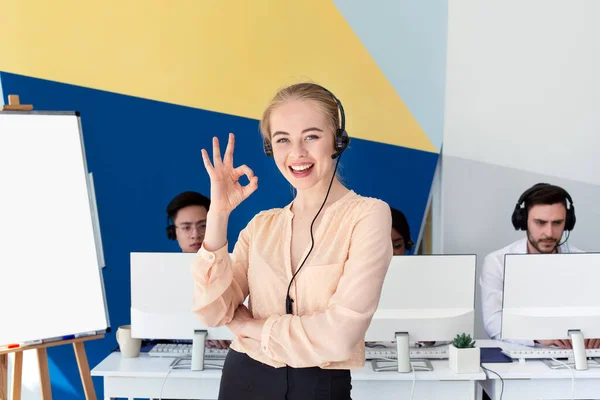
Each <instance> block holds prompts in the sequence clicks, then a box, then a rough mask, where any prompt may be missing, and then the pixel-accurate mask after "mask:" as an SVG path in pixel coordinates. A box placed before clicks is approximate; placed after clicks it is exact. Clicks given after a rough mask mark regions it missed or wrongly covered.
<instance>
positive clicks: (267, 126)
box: [260, 82, 340, 143]
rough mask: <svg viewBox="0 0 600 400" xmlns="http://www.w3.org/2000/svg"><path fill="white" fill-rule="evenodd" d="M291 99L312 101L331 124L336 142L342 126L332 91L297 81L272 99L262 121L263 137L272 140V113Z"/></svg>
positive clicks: (261, 130) (261, 131)
mask: <svg viewBox="0 0 600 400" xmlns="http://www.w3.org/2000/svg"><path fill="white" fill-rule="evenodd" d="M290 100H307V101H311V102H312V103H313V104H314V105H315V106H316V107H317V108H318V109H319V110H320V111H321V112H322V113H323V114H324V115H325V118H326V119H327V122H328V123H329V125H331V129H332V130H333V133H334V143H335V133H336V131H337V130H338V128H339V126H340V115H339V109H338V103H337V101H336V99H335V98H334V96H333V94H331V92H329V91H328V90H327V89H325V88H324V87H322V86H320V85H317V84H316V83H310V82H304V83H296V84H294V85H291V86H288V87H285V88H283V89H281V90H280V91H278V92H277V94H276V95H275V97H273V99H271V101H270V102H269V105H268V106H267V108H266V109H265V111H264V112H263V115H262V118H261V121H260V133H261V134H262V136H263V139H266V140H268V141H269V142H270V141H271V134H272V132H271V114H272V113H273V110H275V109H276V108H277V107H279V106H281V105H282V104H284V103H286V102H287V101H290Z"/></svg>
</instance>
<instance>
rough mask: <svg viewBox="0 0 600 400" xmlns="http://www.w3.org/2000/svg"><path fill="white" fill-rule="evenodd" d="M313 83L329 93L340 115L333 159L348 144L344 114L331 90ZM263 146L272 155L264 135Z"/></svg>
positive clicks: (340, 103) (348, 137) (269, 144)
mask: <svg viewBox="0 0 600 400" xmlns="http://www.w3.org/2000/svg"><path fill="white" fill-rule="evenodd" d="M314 85H315V86H318V87H320V88H321V89H323V90H324V91H326V92H327V93H329V94H330V95H331V97H332V98H333V99H334V100H335V102H336V103H337V106H338V110H339V115H340V127H339V128H337V129H336V131H335V144H334V146H335V153H333V154H332V155H331V158H333V159H334V160H335V159H336V158H338V157H339V156H340V155H341V154H342V153H343V152H344V150H346V149H347V148H348V145H349V144H350V136H348V132H346V115H345V114H344V107H343V106H342V102H341V101H340V100H339V99H338V98H337V97H335V95H334V94H333V93H331V91H329V90H328V89H326V88H324V87H323V86H320V85H317V84H314ZM263 148H264V150H265V154H266V155H267V156H269V157H273V146H272V145H271V142H270V141H269V140H268V139H267V138H266V137H265V138H263Z"/></svg>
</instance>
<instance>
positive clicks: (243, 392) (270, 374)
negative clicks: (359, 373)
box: [219, 349, 352, 400]
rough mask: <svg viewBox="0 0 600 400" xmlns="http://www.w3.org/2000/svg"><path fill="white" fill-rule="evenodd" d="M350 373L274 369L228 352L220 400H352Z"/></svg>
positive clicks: (284, 368) (323, 370) (220, 389)
mask: <svg viewBox="0 0 600 400" xmlns="http://www.w3.org/2000/svg"><path fill="white" fill-rule="evenodd" d="M351 380H352V378H351V375H350V371H349V370H334V369H321V368H318V367H312V368H292V367H282V368H273V367H271V366H270V365H266V364H263V363H261V362H259V361H256V360H254V359H253V358H251V357H249V356H248V355H246V354H244V353H238V352H237V351H235V350H233V349H229V351H228V353H227V358H226V359H225V364H224V365H223V373H222V376H221V385H220V388H219V400H254V399H256V400H351V397H350V391H351V389H352V385H351Z"/></svg>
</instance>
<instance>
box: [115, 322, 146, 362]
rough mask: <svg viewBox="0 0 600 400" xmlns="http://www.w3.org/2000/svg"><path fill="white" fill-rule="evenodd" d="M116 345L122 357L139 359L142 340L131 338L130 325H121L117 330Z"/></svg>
mask: <svg viewBox="0 0 600 400" xmlns="http://www.w3.org/2000/svg"><path fill="white" fill-rule="evenodd" d="M117 343H119V349H120V350H121V355H122V356H123V357H125V358H135V357H139V355H140V348H141V347H142V340H141V339H134V338H132V337H131V325H122V326H120V327H119V329H117Z"/></svg>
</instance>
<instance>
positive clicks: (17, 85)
mask: <svg viewBox="0 0 600 400" xmlns="http://www.w3.org/2000/svg"><path fill="white" fill-rule="evenodd" d="M0 78H1V82H2V85H3V89H4V93H5V94H6V95H8V94H13V93H15V94H19V95H20V96H21V101H22V102H23V103H27V104H33V105H34V108H35V109H36V110H78V111H80V112H81V120H82V127H83V136H84V142H85V147H86V154H87V158H88V166H89V169H90V171H91V172H93V173H94V179H95V187H96V196H97V202H98V210H99V216H100V225H101V230H102V240H103V245H104V252H105V259H106V265H107V267H106V268H105V269H104V280H105V287H106V292H107V300H108V307H109V313H110V320H111V324H112V326H113V330H116V327H118V326H119V325H124V324H128V323H129V322H130V316H129V307H130V275H129V253H130V252H133V251H159V252H169V251H178V250H179V248H178V246H177V244H176V243H175V242H171V241H168V240H167V239H166V236H165V223H166V214H165V207H166V205H167V203H168V202H169V201H170V199H171V198H172V197H173V196H174V195H176V194H177V193H179V192H181V191H185V190H196V191H199V192H201V193H204V194H207V195H209V187H210V186H209V179H208V175H207V174H206V171H205V170H204V166H203V163H202V158H201V154H200V149H202V148H203V147H204V148H207V149H211V138H212V136H214V135H215V136H218V137H219V138H220V139H222V140H226V138H227V134H228V133H229V132H233V133H235V134H236V143H237V146H236V149H235V163H236V164H237V165H241V164H247V165H248V166H250V168H252V169H253V170H254V172H255V174H256V175H257V176H259V178H260V182H259V189H258V190H257V191H256V192H255V193H254V194H253V195H252V196H251V197H250V198H249V199H248V200H247V201H245V202H244V203H243V204H242V205H240V207H239V208H238V209H236V210H235V211H234V214H233V216H232V218H231V222H230V229H229V233H228V240H229V244H230V250H231V249H232V248H233V244H234V243H235V241H236V239H237V235H238V233H239V231H240V230H241V229H242V228H243V227H244V226H245V225H246V224H247V223H248V221H249V220H250V219H251V218H252V216H253V215H254V214H256V213H257V212H258V211H260V210H264V209H268V208H272V207H282V206H285V205H286V204H288V203H289V202H290V201H291V200H292V191H291V188H290V186H289V184H287V182H286V181H285V180H284V179H283V178H282V177H281V176H280V175H279V172H278V171H277V169H276V167H275V165H274V163H273V161H272V160H271V159H268V158H266V157H265V156H264V154H263V152H262V145H261V140H260V134H259V131H258V121H256V120H253V119H246V118H240V117H236V116H231V115H226V114H221V113H216V112H209V111H204V110H198V109H193V108H189V107H183V106H178V105H173V104H166V103H161V102H156V101H150V100H145V99H140V98H135V97H131V96H124V95H119V94H115V93H109V92H104V91H99V90H93V89H88V88H82V87H78V86H72V85H67V84H62V83H56V82H51V81H45V80H40V79H34V78H29V77H25V76H20V75H14V74H8V73H0ZM348 132H349V134H350V135H351V136H352V127H348ZM437 158H438V155H437V154H434V153H427V152H421V151H416V150H411V149H406V148H403V147H397V146H391V145H387V144H380V143H375V142H370V141H365V140H358V139H353V140H352V142H351V146H350V149H349V150H347V151H346V152H345V153H344V155H343V157H342V160H341V162H340V165H341V166H342V168H341V172H342V177H343V180H344V182H345V183H346V185H347V186H348V187H350V188H351V189H353V190H355V191H356V192H357V193H359V194H362V195H365V196H371V197H377V198H381V199H383V200H385V201H387V202H388V203H389V204H390V205H391V206H393V207H395V208H398V209H400V210H403V211H404V212H405V214H406V215H407V218H408V221H409V224H410V226H411V231H412V232H413V235H414V237H413V240H416V239H417V236H418V232H419V228H420V224H421V220H422V218H423V214H424V211H425V210H424V207H425V204H426V203H427V197H428V195H429V188H430V185H431V177H432V176H433V172H434V169H435V165H436V163H437ZM64 221H65V223H66V224H68V223H69V216H68V215H65V216H64ZM43 234H48V235H51V234H52V227H48V231H47V232H44V233H43ZM76 234H77V232H73V235H76ZM65 240H68V238H65ZM64 279H68V277H64ZM116 346H117V344H116V341H115V338H114V331H113V332H111V333H110V334H108V335H107V336H106V338H105V339H104V340H101V341H95V342H89V343H88V344H87V345H86V349H87V354H88V359H89V363H90V367H91V368H93V367H94V366H96V365H97V364H98V363H99V362H100V361H101V360H102V359H103V358H104V357H106V356H107V355H108V354H109V353H110V351H111V350H113V349H114V348H115V347H116ZM49 356H50V361H51V363H50V366H51V370H50V375H51V377H52V390H53V395H54V396H55V398H57V399H61V400H62V399H64V400H74V399H81V398H83V397H84V396H83V392H82V389H81V382H80V380H79V372H78V370H77V365H76V362H75V357H74V354H73V350H72V348H71V347H69V346H64V347H63V348H52V349H50V351H49ZM94 384H95V386H96V391H97V394H98V398H103V391H102V381H101V380H100V379H99V378H94Z"/></svg>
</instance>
